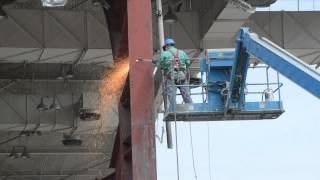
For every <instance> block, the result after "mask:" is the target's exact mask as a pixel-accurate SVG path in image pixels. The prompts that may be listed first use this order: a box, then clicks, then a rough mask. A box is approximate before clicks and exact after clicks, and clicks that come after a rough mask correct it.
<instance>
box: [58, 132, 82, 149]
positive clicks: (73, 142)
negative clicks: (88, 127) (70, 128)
mask: <svg viewBox="0 0 320 180" xmlns="http://www.w3.org/2000/svg"><path fill="white" fill-rule="evenodd" d="M62 144H63V145H65V146H81V144H82V140H81V139H80V136H79V135H75V134H64V135H63V140H62Z"/></svg>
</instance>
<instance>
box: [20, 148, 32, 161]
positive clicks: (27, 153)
mask: <svg viewBox="0 0 320 180" xmlns="http://www.w3.org/2000/svg"><path fill="white" fill-rule="evenodd" d="M21 157H22V158H23V159H29V158H30V154H29V152H28V151H27V148H26V147H24V148H23V151H22V154H21Z"/></svg>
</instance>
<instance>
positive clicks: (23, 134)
mask: <svg viewBox="0 0 320 180" xmlns="http://www.w3.org/2000/svg"><path fill="white" fill-rule="evenodd" d="M20 136H30V132H29V131H21V132H20Z"/></svg>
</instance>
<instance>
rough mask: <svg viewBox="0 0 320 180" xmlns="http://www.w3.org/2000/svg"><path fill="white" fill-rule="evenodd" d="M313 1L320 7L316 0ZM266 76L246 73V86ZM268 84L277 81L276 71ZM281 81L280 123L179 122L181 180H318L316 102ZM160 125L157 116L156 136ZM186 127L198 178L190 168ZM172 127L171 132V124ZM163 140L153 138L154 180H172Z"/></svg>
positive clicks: (172, 163)
mask: <svg viewBox="0 0 320 180" xmlns="http://www.w3.org/2000/svg"><path fill="white" fill-rule="evenodd" d="M280 1H281V0H279V2H278V3H279V4H280V5H281V6H282V7H289V8H292V7H291V6H292V4H293V1H295V0H283V1H286V2H290V5H285V4H282V3H283V2H280ZM315 1H316V3H318V7H319V8H320V1H318V0H315ZM304 2H307V3H309V2H311V3H312V0H300V7H303V6H304V5H303V3H304ZM279 4H278V5H277V4H275V5H273V7H272V8H275V9H276V8H278V7H277V6H280V5H279ZM301 5H302V6H301ZM264 74H265V73H264V72H262V71H259V70H250V71H249V74H248V83H250V82H265V79H264V78H265V77H264ZM271 80H272V81H275V76H274V73H273V75H272V78H271ZM280 81H281V82H282V83H283V84H284V86H283V87H282V88H281V99H282V101H283V103H284V109H285V112H284V113H283V114H282V115H281V116H280V117H279V118H278V119H275V120H263V121H232V122H231V121H229V122H200V123H199V122H197V123H196V122H192V123H189V122H179V123H178V125H177V128H178V149H179V165H180V168H179V171H180V180H196V179H198V180H210V175H211V179H212V180H213V179H214V180H257V179H259V180H270V179H272V180H284V179H286V180H287V179H290V180H301V179H306V180H319V179H320V171H319V168H318V167H319V165H320V130H319V129H320V121H319V120H320V117H319V112H320V111H319V109H320V99H318V98H316V97H315V96H313V95H311V94H310V93H308V92H307V91H305V90H304V89H302V88H301V87H299V86H297V85H296V84H294V83H293V82H291V81H290V80H288V79H286V78H285V77H283V76H280ZM249 90H250V89H249ZM163 125H164V124H163V122H162V118H161V117H159V120H158V122H157V124H156V131H157V135H159V136H161V127H162V126H163ZM190 127H191V130H192V131H191V132H192V133H191V134H192V140H193V147H194V148H193V150H194V157H195V169H196V175H197V178H195V173H194V170H193V166H192V162H193V161H192V151H191V136H190ZM172 129H173V133H174V126H173V124H172ZM173 135H175V134H173ZM165 138H166V137H165V136H164V142H163V143H160V142H159V140H157V173H158V180H176V179H177V169H176V154H175V152H176V151H175V149H167V145H166V139H165ZM174 143H175V141H174ZM174 148H175V146H174ZM209 152H210V153H209ZM209 157H210V158H209ZM209 164H210V165H209ZM209 166H211V169H210V170H209Z"/></svg>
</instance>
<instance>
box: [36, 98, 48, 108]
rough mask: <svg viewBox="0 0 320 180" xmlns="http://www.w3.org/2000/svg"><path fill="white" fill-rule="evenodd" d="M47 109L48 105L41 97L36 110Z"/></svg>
mask: <svg viewBox="0 0 320 180" xmlns="http://www.w3.org/2000/svg"><path fill="white" fill-rule="evenodd" d="M47 109H48V107H47V105H46V104H44V103H43V97H41V100H40V103H39V104H38V106H37V110H38V111H45V110H47Z"/></svg>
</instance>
